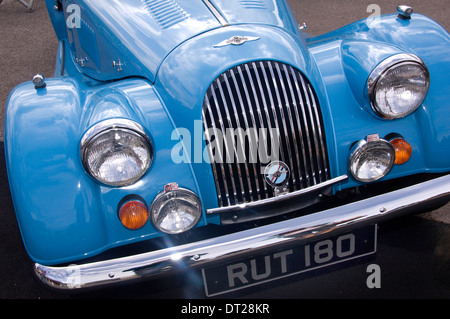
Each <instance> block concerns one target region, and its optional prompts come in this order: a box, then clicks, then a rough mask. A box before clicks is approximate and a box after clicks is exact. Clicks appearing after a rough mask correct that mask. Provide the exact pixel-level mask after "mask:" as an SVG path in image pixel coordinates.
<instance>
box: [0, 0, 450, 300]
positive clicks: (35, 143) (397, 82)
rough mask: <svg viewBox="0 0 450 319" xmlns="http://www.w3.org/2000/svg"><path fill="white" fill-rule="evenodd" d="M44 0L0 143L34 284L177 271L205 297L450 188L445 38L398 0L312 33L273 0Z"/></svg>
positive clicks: (429, 201) (349, 240)
mask: <svg viewBox="0 0 450 319" xmlns="http://www.w3.org/2000/svg"><path fill="white" fill-rule="evenodd" d="M46 3H47V7H48V11H49V14H50V18H51V20H52V23H53V25H54V29H55V31H56V34H57V37H58V40H59V48H58V52H57V59H56V70H55V74H54V77H53V78H51V79H45V78H44V77H43V76H42V75H36V76H35V77H34V78H33V81H30V82H27V83H24V84H22V85H19V86H18V87H17V88H15V89H14V91H13V92H12V93H11V94H10V96H9V99H8V103H7V110H6V116H5V118H6V121H5V151H6V162H7V168H8V176H9V183H10V188H11V194H12V198H13V202H14V207H15V212H16V215H17V219H18V223H19V226H20V230H21V234H22V237H23V241H24V244H25V247H26V249H27V251H28V253H29V255H30V257H31V259H32V260H33V261H34V262H35V272H36V275H37V276H38V277H39V278H40V279H41V280H42V281H43V282H44V283H46V284H48V285H49V286H51V287H54V288H58V289H61V290H79V289H82V288H90V287H103V286H108V285H114V284H120V283H131V282H134V281H138V280H143V279H151V278H155V277H158V276H161V275H168V274H172V273H175V272H180V271H187V270H188V269H193V270H195V271H198V272H199V273H200V274H201V276H202V278H203V281H204V285H205V292H206V295H208V296H214V295H218V294H221V293H224V292H227V291H233V290H237V289H241V288H245V287H248V286H253V285H256V284H259V283H262V282H266V281H268V280H273V279H274V278H278V277H285V276H290V275H292V274H296V273H300V272H306V271H308V270H313V269H316V268H319V267H324V266H327V265H333V264H336V263H339V262H344V261H347V260H350V259H354V258H356V257H359V256H365V255H369V254H373V253H374V251H375V250H376V226H375V225H376V223H378V222H381V221H384V220H387V219H390V218H394V217H397V216H400V215H402V214H407V213H414V212H423V211H425V210H427V209H431V208H434V207H436V206H438V205H441V204H444V203H446V202H448V201H449V199H450V175H448V174H449V172H450V125H449V120H450V118H449V112H450V102H449V94H450V93H449V92H450V82H449V81H448V73H449V72H450V35H449V34H448V33H447V31H446V30H444V29H443V28H442V27H441V26H440V25H438V24H437V23H435V22H434V21H432V20H430V19H429V18H427V17H425V16H423V15H420V14H417V13H413V10H412V9H411V8H410V7H407V6H400V7H398V9H397V11H398V12H395V13H392V14H388V15H383V16H380V17H377V18H376V19H373V18H369V19H365V20H361V21H358V22H355V23H352V24H350V25H348V26H346V27H344V28H341V29H339V30H336V31H334V32H331V33H328V34H325V35H322V36H318V37H312V36H310V35H308V34H307V33H306V32H305V29H304V28H303V26H299V24H298V22H297V21H296V20H295V18H294V15H293V13H292V11H291V9H290V8H289V5H288V3H287V1H283V0H279V1H271V0H248V1H247V0H195V1H193V0H108V1H106V0H96V1H94V0H57V1H54V0H46ZM394 9H395V8H394Z"/></svg>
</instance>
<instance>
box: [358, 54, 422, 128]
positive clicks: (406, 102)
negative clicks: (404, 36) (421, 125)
mask: <svg viewBox="0 0 450 319" xmlns="http://www.w3.org/2000/svg"><path fill="white" fill-rule="evenodd" d="M429 87H430V74H429V71H428V68H427V66H426V65H425V63H424V62H423V61H422V59H420V58H419V57H417V56H415V55H413V54H397V55H394V56H392V57H390V58H387V59H386V60H384V61H383V62H381V63H380V64H379V65H378V66H377V67H376V68H375V69H374V70H373V71H372V73H371V75H370V76H369V79H368V81H367V90H368V97H369V100H370V105H371V107H372V110H373V111H374V112H375V113H376V114H377V115H378V116H380V117H381V118H383V119H387V120H393V119H398V118H404V117H406V116H408V115H410V114H411V113H413V112H414V111H416V110H417V109H418V108H419V106H420V105H422V103H423V101H424V100H425V97H426V96H427V94H428V90H429Z"/></svg>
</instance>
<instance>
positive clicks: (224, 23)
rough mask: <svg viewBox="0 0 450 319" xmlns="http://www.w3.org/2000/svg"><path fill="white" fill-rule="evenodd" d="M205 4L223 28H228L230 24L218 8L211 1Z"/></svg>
mask: <svg viewBox="0 0 450 319" xmlns="http://www.w3.org/2000/svg"><path fill="white" fill-rule="evenodd" d="M203 3H204V4H205V5H206V6H207V7H208V9H209V11H211V13H212V14H213V15H214V17H215V18H216V19H217V20H218V21H219V22H220V24H221V25H222V27H227V26H229V25H230V24H229V23H228V21H227V19H226V18H225V17H224V16H223V15H222V14H221V13H220V12H219V10H217V8H216V7H215V6H214V5H213V4H212V3H211V1H210V0H203Z"/></svg>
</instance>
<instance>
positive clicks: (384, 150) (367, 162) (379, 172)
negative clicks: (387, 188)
mask: <svg viewBox="0 0 450 319" xmlns="http://www.w3.org/2000/svg"><path fill="white" fill-rule="evenodd" d="M394 162H395V149H394V147H393V146H392V145H391V144H390V143H389V142H388V141H386V140H384V139H380V138H375V139H371V138H367V139H364V140H361V141H359V142H358V143H357V144H356V145H355V146H354V147H353V151H352V154H351V156H350V161H349V170H350V173H351V174H352V176H353V177H354V178H355V179H356V180H357V181H359V182H363V183H369V182H374V181H377V180H379V179H381V178H383V177H384V176H386V175H387V174H388V173H389V172H390V171H391V169H392V167H393V165H394Z"/></svg>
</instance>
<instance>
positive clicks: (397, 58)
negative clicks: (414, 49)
mask: <svg viewBox="0 0 450 319" xmlns="http://www.w3.org/2000/svg"><path fill="white" fill-rule="evenodd" d="M407 64H410V65H415V66H419V67H420V68H422V70H423V74H424V77H425V81H426V86H425V94H424V95H423V97H422V98H421V99H420V100H419V101H420V102H419V103H417V105H414V106H413V107H411V108H410V110H409V111H408V112H405V113H400V114H387V113H386V112H384V111H383V110H382V109H381V108H380V107H379V106H378V105H377V101H376V89H377V85H378V83H379V81H380V80H381V79H382V78H383V77H385V76H386V75H387V74H388V73H389V72H390V71H392V69H394V68H396V67H399V66H402V65H407ZM429 87H430V72H429V70H428V67H427V66H426V64H425V62H424V61H423V60H422V59H421V58H419V57H418V56H416V55H414V54H408V53H401V54H396V55H393V56H391V57H389V58H387V59H385V60H384V61H382V62H381V63H380V64H379V65H378V66H377V67H375V69H374V70H373V71H372V73H371V74H370V76H369V78H368V80H367V95H368V99H369V103H370V106H371V109H372V111H373V112H374V113H375V114H376V115H377V116H379V117H381V118H382V119H385V120H395V119H400V118H405V117H407V116H408V115H410V114H412V113H414V112H415V111H416V110H417V109H418V108H419V107H420V106H421V105H422V103H423V101H424V100H425V98H426V96H427V94H428V91H429Z"/></svg>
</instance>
